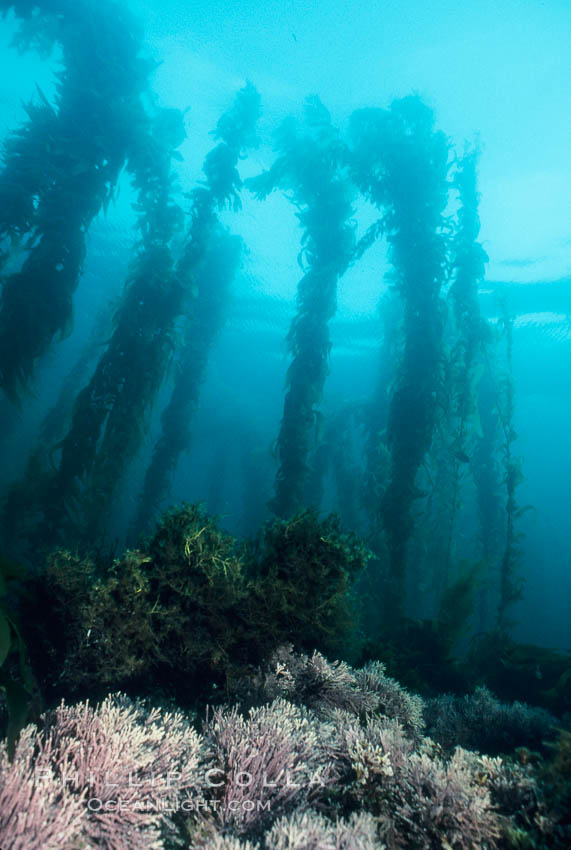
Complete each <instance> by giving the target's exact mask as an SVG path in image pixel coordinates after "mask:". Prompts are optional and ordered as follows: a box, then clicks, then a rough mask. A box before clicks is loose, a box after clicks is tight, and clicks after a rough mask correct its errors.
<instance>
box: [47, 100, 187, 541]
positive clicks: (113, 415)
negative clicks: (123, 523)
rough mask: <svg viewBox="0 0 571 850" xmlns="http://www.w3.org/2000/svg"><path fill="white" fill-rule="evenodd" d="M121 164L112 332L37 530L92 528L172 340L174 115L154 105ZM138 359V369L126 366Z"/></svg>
mask: <svg viewBox="0 0 571 850" xmlns="http://www.w3.org/2000/svg"><path fill="white" fill-rule="evenodd" d="M139 132H140V135H139V138H138V142H137V146H136V147H135V148H134V150H133V151H132V153H131V157H130V160H129V168H130V170H131V171H132V172H133V173H134V175H135V177H134V184H135V187H136V188H137V190H138V204H137V208H138V211H139V219H138V228H139V231H140V234H141V236H140V241H139V245H138V250H137V255H136V257H135V259H134V261H133V263H132V267H131V270H130V273H129V279H128V282H127V288H126V291H125V294H124V296H123V299H122V301H121V303H120V305H119V307H118V309H117V312H116V315H115V320H114V325H115V327H114V331H113V334H112V336H111V338H110V340H109V343H108V346H107V348H106V350H105V351H104V352H103V354H102V355H101V358H100V360H99V362H98V364H97V366H96V368H95V371H94V373H93V375H92V377H91V379H90V381H89V383H88V384H87V386H86V387H84V389H83V390H82V391H81V393H80V394H79V396H78V398H77V401H76V404H75V408H74V412H73V419H72V423H71V426H70V429H69V431H68V433H67V434H66V436H65V437H64V439H63V440H62V442H61V444H60V447H59V448H60V449H61V455H60V457H59V459H58V460H57V467H56V472H55V474H54V475H53V478H52V483H51V487H50V491H51V492H50V494H49V496H48V497H47V499H46V505H45V512H44V513H45V522H44V528H43V530H42V537H43V538H44V539H47V540H53V539H54V538H53V535H54V533H55V531H56V529H59V532H58V533H61V532H62V531H64V530H65V528H66V526H67V532H68V533H72V534H73V535H77V534H78V533H82V534H87V533H88V532H89V531H91V532H92V533H93V532H94V531H95V530H96V529H98V528H99V527H100V525H101V522H102V520H103V516H104V513H105V511H106V509H108V507H109V505H110V503H111V499H112V496H113V493H114V492H115V489H116V487H117V486H118V484H119V482H120V481H121V480H122V476H123V474H124V472H125V471H126V469H127V467H128V464H129V462H130V461H131V459H132V458H133V457H134V455H135V453H136V451H137V449H138V448H139V445H140V442H141V439H142V435H143V432H144V428H145V423H146V420H147V416H148V413H149V410H150V407H151V405H152V402H153V400H154V398H155V395H156V393H157V391H158V389H159V387H160V386H161V383H162V380H163V378H164V374H165V370H166V368H167V365H168V363H169V361H170V359H171V356H172V352H173V348H174V339H173V332H174V323H175V321H176V319H177V317H178V316H179V315H180V314H181V312H182V310H183V305H184V301H185V295H186V291H185V288H184V286H183V284H182V282H181V281H180V280H179V279H178V278H177V276H176V275H175V273H174V267H173V260H172V256H171V250H170V247H171V240H172V239H173V237H174V236H175V235H176V234H177V233H179V232H180V230H181V228H182V210H181V209H180V208H179V207H178V206H177V205H176V204H175V203H174V202H173V200H172V192H173V187H172V183H173V173H172V171H171V160H172V156H173V152H174V151H175V150H176V148H177V147H178V146H179V145H180V144H181V142H182V140H183V138H184V135H185V132H184V127H183V122H182V114H181V113H180V112H178V111H177V110H171V109H164V110H159V111H158V112H157V113H156V115H155V116H154V117H152V118H150V117H148V118H146V119H145V123H144V124H143V126H139ZM133 364H136V368H133Z"/></svg>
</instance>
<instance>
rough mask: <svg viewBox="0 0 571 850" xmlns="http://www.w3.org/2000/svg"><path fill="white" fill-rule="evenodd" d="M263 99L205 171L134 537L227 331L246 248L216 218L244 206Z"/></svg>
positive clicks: (252, 95) (154, 502)
mask: <svg viewBox="0 0 571 850" xmlns="http://www.w3.org/2000/svg"><path fill="white" fill-rule="evenodd" d="M259 108H260V98H259V95H258V93H257V91H256V89H255V88H254V86H252V85H251V84H250V83H249V84H248V85H246V86H245V87H244V88H243V89H241V91H240V92H239V93H238V95H237V97H236V101H235V103H234V105H233V107H232V108H231V109H229V110H228V111H227V112H226V113H224V115H223V116H222V117H221V118H220V120H219V122H218V125H217V127H216V131H215V136H216V138H218V139H219V140H220V142H219V144H218V145H217V146H216V147H215V148H214V149H213V150H212V151H210V153H209V154H208V155H207V157H206V160H205V163H204V169H203V170H204V173H205V174H206V185H205V186H204V187H200V188H197V189H195V190H194V191H193V192H192V193H191V204H192V206H191V224H190V229H189V233H188V237H187V244H186V248H185V253H184V256H183V258H182V260H181V263H180V274H181V275H183V276H184V277H185V278H186V279H187V280H188V281H189V285H190V288H192V289H193V291H194V292H195V293H196V297H195V299H194V301H193V305H192V309H191V311H190V317H189V319H188V321H187V326H186V332H185V342H184V346H183V348H182V351H181V353H180V356H179V358H178V362H177V364H176V376H175V382H174V387H173V391H172V394H171V398H170V401H169V403H168V404H167V406H166V408H165V410H164V411H163V414H162V417H161V434H160V437H159V439H158V441H157V443H156V445H155V448H154V451H153V457H152V460H151V463H150V465H149V468H148V469H147V473H146V476H145V482H144V485H143V493H142V496H141V503H140V507H139V512H138V516H137V519H136V522H135V530H138V531H143V530H145V529H146V527H147V526H148V524H149V522H150V520H152V518H153V514H154V513H155V511H156V510H157V509H158V507H159V506H160V503H161V501H162V500H163V499H164V497H165V496H166V495H167V493H168V490H169V485H170V479H171V476H172V473H173V472H174V470H175V468H176V465H177V463H178V461H179V458H180V456H181V454H182V453H183V452H184V451H185V450H187V449H188V447H189V445H190V436H191V422H192V414H193V411H194V409H195V407H196V404H197V401H198V397H199V394H200V387H201V384H202V380H203V377H204V372H205V369H206V366H207V363H208V356H209V353H210V349H211V347H212V344H213V342H214V340H215V338H216V335H217V333H218V331H219V330H220V328H221V327H222V324H223V321H224V316H225V307H226V303H227V300H228V289H229V286H230V284H231V282H232V280H233V279H234V276H235V274H236V270H237V268H238V264H239V261H240V254H241V241H240V239H239V238H238V237H236V236H232V235H231V234H229V233H228V231H227V230H226V229H225V228H224V227H223V226H222V225H221V223H220V221H219V219H218V215H217V211H218V210H220V209H221V208H223V207H225V206H226V205H229V206H233V207H234V208H235V209H236V208H237V207H238V206H239V204H240V199H239V196H238V191H239V189H240V187H241V181H240V177H239V174H238V171H237V168H236V166H237V164H238V159H239V157H240V156H241V154H242V152H243V151H244V150H245V149H246V148H248V147H251V146H252V145H253V144H254V143H255V141H256V139H255V124H256V121H257V118H258V114H259Z"/></svg>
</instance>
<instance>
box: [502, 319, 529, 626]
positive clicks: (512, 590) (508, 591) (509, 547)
mask: <svg viewBox="0 0 571 850" xmlns="http://www.w3.org/2000/svg"><path fill="white" fill-rule="evenodd" d="M502 324H503V328H504V335H505V343H506V373H505V375H504V377H503V379H502V381H501V387H500V390H501V393H500V396H501V397H500V399H499V409H500V418H501V423H502V429H503V436H504V443H503V467H504V483H505V486H506V503H505V505H506V513H505V548H504V554H503V557H502V562H501V565H500V599H499V605H498V618H497V626H498V629H499V630H500V631H506V630H507V629H508V627H509V625H510V622H509V619H508V613H509V608H510V606H511V605H513V603H514V602H517V600H518V599H521V595H522V582H521V578H520V577H518V575H517V568H518V566H519V563H520V559H521V551H520V547H519V540H520V539H521V534H520V533H519V532H518V531H517V528H516V521H517V519H518V517H520V516H521V515H522V513H523V512H524V511H525V510H526V508H525V507H521V506H520V505H519V504H518V501H517V488H518V486H519V484H521V482H522V481H523V473H522V469H521V458H519V457H516V456H515V455H514V453H513V443H514V441H515V440H516V439H517V433H516V430H515V428H514V414H515V403H514V399H515V392H514V382H513V316H511V315H510V314H509V313H508V309H507V305H506V304H505V303H504V305H503V316H502Z"/></svg>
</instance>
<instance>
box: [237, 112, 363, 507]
mask: <svg viewBox="0 0 571 850" xmlns="http://www.w3.org/2000/svg"><path fill="white" fill-rule="evenodd" d="M277 148H278V158H277V159H276V161H275V162H274V164H273V165H272V167H271V168H270V170H269V171H268V172H266V173H264V174H261V175H260V176H259V177H255V178H252V179H251V180H249V181H247V183H246V185H247V186H248V188H250V189H251V190H252V191H253V192H254V193H255V194H256V195H257V196H258V197H259V198H265V197H266V196H267V195H268V194H269V193H270V192H271V191H272V190H273V189H275V188H278V187H279V188H283V189H285V190H288V191H290V192H291V194H292V200H293V202H294V203H295V204H296V206H297V207H298V208H299V212H298V213H296V215H297V217H298V219H299V221H300V224H301V226H302V228H303V235H302V242H301V244H302V247H301V251H300V253H299V255H298V262H299V264H300V266H301V268H302V269H303V271H304V276H303V278H302V279H301V280H300V281H299V284H298V289H297V315H296V317H295V318H294V320H293V322H292V324H291V327H290V330H289V334H288V337H287V345H288V351H289V353H290V355H291V357H292V360H291V363H290V366H289V369H288V372H287V389H286V397H285V401H284V411H283V418H282V422H281V427H280V432H279V436H278V440H277V451H278V457H279V469H278V473H277V476H276V485H275V497H274V499H273V500H272V502H271V507H272V509H273V511H274V513H275V514H276V515H277V516H279V517H282V518H288V517H291V516H292V515H293V514H294V513H295V512H296V511H297V510H299V509H300V508H301V507H302V506H303V502H304V486H305V482H306V477H307V461H308V455H309V448H310V439H311V432H312V428H313V426H314V423H315V417H316V415H317V410H316V406H317V405H318V404H319V402H320V400H321V395H322V392H323V386H324V383H325V379H326V376H327V372H328V358H329V350H330V341H329V328H328V322H329V320H330V319H331V317H332V316H333V315H334V313H335V309H336V291H337V281H338V279H339V277H340V276H341V275H342V274H343V272H344V271H345V269H346V268H347V266H348V264H349V262H350V260H351V257H352V254H353V248H354V233H353V226H352V222H351V216H352V214H353V208H352V199H353V189H352V187H351V184H350V182H349V179H348V175H347V173H346V169H345V168H344V166H345V164H346V152H345V148H344V146H343V144H342V143H341V141H340V139H339V135H338V133H337V130H336V129H335V128H334V127H333V126H332V124H331V119H330V116H329V113H328V112H327V110H326V109H325V107H324V106H323V104H322V103H321V101H320V100H319V98H317V97H313V98H310V99H308V100H307V101H306V106H305V112H304V123H303V124H302V125H299V124H298V123H297V122H296V121H295V120H294V119H287V120H286V121H285V122H284V123H283V124H282V126H281V128H280V129H279V131H278V133H277Z"/></svg>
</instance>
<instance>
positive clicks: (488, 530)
mask: <svg viewBox="0 0 571 850" xmlns="http://www.w3.org/2000/svg"><path fill="white" fill-rule="evenodd" d="M478 390H479V392H478V409H479V420H480V426H481V436H480V437H479V438H478V439H477V440H476V443H475V446H474V452H473V454H472V459H471V464H470V468H471V472H472V475H473V477H474V482H475V484H476V494H477V503H478V519H479V525H480V541H481V553H482V560H483V562H484V569H485V575H484V576H483V581H482V582H481V584H480V590H479V595H478V602H477V616H478V631H479V632H482V633H483V632H485V631H487V630H488V629H489V628H490V626H491V625H492V619H495V607H494V602H493V599H494V597H493V594H494V593H495V592H496V591H497V587H496V585H497V582H496V581H495V579H494V577H493V573H494V571H495V569H494V568H495V567H496V565H497V564H498V563H499V562H500V561H501V558H502V554H501V552H502V544H503V537H504V535H503V520H504V517H503V505H502V501H501V500H502V493H501V472H500V467H499V461H498V457H497V447H498V445H499V435H500V422H499V418H498V412H497V409H496V391H495V384H494V376H493V374H492V371H491V364H490V363H489V362H487V363H486V368H485V370H484V374H483V375H482V380H481V381H480V385H479V388H478Z"/></svg>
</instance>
